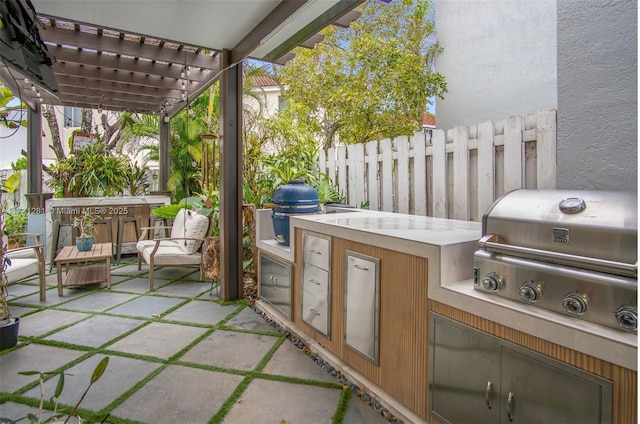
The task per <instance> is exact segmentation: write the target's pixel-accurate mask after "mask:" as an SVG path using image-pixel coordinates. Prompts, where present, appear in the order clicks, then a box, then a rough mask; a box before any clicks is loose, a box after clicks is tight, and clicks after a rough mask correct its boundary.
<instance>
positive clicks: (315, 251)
mask: <svg viewBox="0 0 640 424" xmlns="http://www.w3.org/2000/svg"><path fill="white" fill-rule="evenodd" d="M311 253H315V254H316V255H322V251H321V250H316V249H311Z"/></svg>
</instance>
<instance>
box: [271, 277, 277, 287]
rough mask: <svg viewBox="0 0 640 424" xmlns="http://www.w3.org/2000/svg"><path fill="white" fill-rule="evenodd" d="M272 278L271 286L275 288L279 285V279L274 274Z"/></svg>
mask: <svg viewBox="0 0 640 424" xmlns="http://www.w3.org/2000/svg"><path fill="white" fill-rule="evenodd" d="M270 279H271V288H272V289H274V290H275V289H276V287H277V286H278V279H277V278H276V277H275V276H274V275H272V276H271V278H270Z"/></svg>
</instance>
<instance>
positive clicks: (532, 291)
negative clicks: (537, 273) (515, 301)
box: [518, 281, 542, 303]
mask: <svg viewBox="0 0 640 424" xmlns="http://www.w3.org/2000/svg"><path fill="white" fill-rule="evenodd" d="M518 294H519V295H520V299H522V300H524V301H525V302H527V303H536V302H537V301H538V300H540V297H542V287H541V286H540V284H536V283H534V282H533V281H527V282H526V283H524V284H523V285H522V286H521V287H520V290H519V292H518Z"/></svg>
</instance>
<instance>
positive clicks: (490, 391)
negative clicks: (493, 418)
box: [484, 381, 493, 409]
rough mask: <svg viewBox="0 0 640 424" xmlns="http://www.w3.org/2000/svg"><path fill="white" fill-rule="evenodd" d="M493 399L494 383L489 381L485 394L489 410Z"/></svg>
mask: <svg viewBox="0 0 640 424" xmlns="http://www.w3.org/2000/svg"><path fill="white" fill-rule="evenodd" d="M492 397H493V383H491V381H487V391H486V392H484V400H485V402H487V409H491V398H492Z"/></svg>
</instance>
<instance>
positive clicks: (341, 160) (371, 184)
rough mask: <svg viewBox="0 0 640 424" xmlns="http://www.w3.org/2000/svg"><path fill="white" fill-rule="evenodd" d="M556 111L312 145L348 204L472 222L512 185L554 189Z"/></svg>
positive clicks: (325, 170) (324, 169) (515, 186)
mask: <svg viewBox="0 0 640 424" xmlns="http://www.w3.org/2000/svg"><path fill="white" fill-rule="evenodd" d="M556 115H557V112H556V110H545V111H542V112H538V113H535V114H531V115H528V116H526V117H524V118H523V117H520V116H513V117H510V118H506V119H503V120H499V121H496V122H491V121H486V122H481V123H479V124H475V125H469V126H460V127H455V128H453V129H450V130H448V131H446V132H445V131H444V130H435V131H434V132H433V135H432V136H429V135H428V134H424V133H422V132H419V133H416V134H415V135H414V136H412V137H410V138H409V137H399V138H396V139H395V140H389V139H385V140H380V141H370V142H368V143H366V144H354V145H348V146H339V147H337V148H330V149H328V150H327V151H326V152H320V156H319V160H318V165H319V168H320V171H321V172H324V173H326V174H327V175H328V176H329V178H330V179H331V180H332V181H333V182H335V183H337V184H338V185H339V187H340V190H341V191H342V193H343V194H344V195H345V196H346V198H347V203H349V204H350V205H353V206H357V207H360V206H363V205H366V204H367V203H368V207H369V209H371V210H382V211H389V212H401V213H408V214H413V215H425V216H434V217H441V218H452V219H460V220H465V221H468V220H472V221H479V220H481V219H482V215H483V214H484V212H485V211H486V210H487V209H488V208H489V206H491V204H492V203H493V201H494V200H496V199H497V198H498V197H500V196H501V195H502V194H504V193H506V192H508V191H510V190H513V189H516V188H538V189H555V188H556V178H557V164H556Z"/></svg>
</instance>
